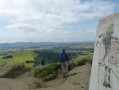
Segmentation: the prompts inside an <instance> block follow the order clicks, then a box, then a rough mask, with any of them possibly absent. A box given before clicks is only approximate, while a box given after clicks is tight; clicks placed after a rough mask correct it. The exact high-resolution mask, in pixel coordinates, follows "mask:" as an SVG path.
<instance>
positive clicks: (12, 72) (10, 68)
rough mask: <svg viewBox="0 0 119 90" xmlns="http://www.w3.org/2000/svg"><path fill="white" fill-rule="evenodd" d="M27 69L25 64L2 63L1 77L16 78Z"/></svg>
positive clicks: (0, 66) (0, 68)
mask: <svg viewBox="0 0 119 90" xmlns="http://www.w3.org/2000/svg"><path fill="white" fill-rule="evenodd" d="M25 71H26V69H25V66H24V64H20V63H15V64H5V65H0V78H15V77H17V76H19V75H21V74H22V73H24V72H25Z"/></svg>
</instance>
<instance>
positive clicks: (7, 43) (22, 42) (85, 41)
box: [0, 41, 95, 44]
mask: <svg viewBox="0 0 119 90" xmlns="http://www.w3.org/2000/svg"><path fill="white" fill-rule="evenodd" d="M81 42H95V41H77V42H6V43H0V44H13V43H81Z"/></svg>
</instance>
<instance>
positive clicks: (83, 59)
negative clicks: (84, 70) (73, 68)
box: [77, 58, 87, 66]
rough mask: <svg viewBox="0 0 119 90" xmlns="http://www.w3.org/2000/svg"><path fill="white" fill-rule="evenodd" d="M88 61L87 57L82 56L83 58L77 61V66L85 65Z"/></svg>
mask: <svg viewBox="0 0 119 90" xmlns="http://www.w3.org/2000/svg"><path fill="white" fill-rule="evenodd" d="M86 61H87V59H86V58H82V59H81V60H79V61H78V62H77V66H82V65H85V62H86Z"/></svg>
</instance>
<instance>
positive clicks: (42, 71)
mask: <svg viewBox="0 0 119 90" xmlns="http://www.w3.org/2000/svg"><path fill="white" fill-rule="evenodd" d="M56 65H57V64H49V65H48V66H46V67H44V68H39V69H36V70H35V72H34V77H39V78H43V81H49V80H52V79H54V78H56V73H55V70H54V68H55V67H56Z"/></svg>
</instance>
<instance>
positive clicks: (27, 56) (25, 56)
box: [0, 51, 36, 67]
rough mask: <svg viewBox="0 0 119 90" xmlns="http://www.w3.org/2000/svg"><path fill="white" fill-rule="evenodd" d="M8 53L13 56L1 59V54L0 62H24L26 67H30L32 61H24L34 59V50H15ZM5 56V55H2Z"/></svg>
mask: <svg viewBox="0 0 119 90" xmlns="http://www.w3.org/2000/svg"><path fill="white" fill-rule="evenodd" d="M8 55H13V58H8V59H2V57H3V56H0V64H5V63H24V64H25V66H26V67H32V65H33V63H26V61H31V60H33V61H34V57H35V56H36V54H35V53H34V52H31V51H29V52H17V53H9V54H8ZM4 56H5V55H4Z"/></svg>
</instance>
